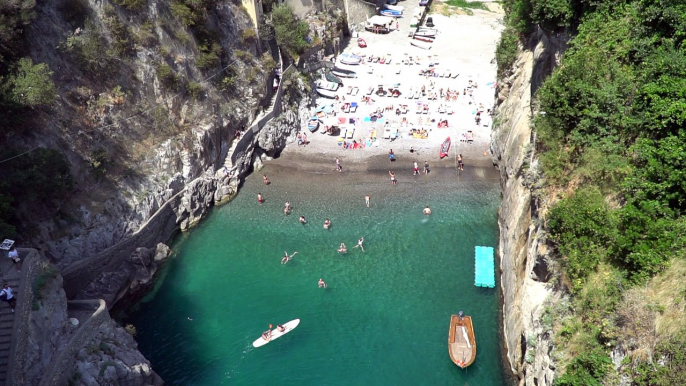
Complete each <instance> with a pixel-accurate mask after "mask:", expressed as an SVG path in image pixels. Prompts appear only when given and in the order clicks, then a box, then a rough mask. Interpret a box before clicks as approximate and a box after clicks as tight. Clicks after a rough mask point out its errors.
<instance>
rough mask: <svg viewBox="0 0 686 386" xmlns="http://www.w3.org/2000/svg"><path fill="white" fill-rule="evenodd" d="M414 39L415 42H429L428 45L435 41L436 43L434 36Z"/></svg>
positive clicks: (415, 37) (419, 36) (415, 36)
mask: <svg viewBox="0 0 686 386" xmlns="http://www.w3.org/2000/svg"><path fill="white" fill-rule="evenodd" d="M413 38H414V39H415V40H419V41H422V42H427V43H433V41H434V37H433V36H422V35H414V36H413Z"/></svg>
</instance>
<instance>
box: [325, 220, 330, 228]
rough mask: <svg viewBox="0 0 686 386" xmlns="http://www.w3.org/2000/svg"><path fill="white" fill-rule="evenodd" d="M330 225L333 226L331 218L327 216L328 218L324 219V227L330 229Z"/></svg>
mask: <svg viewBox="0 0 686 386" xmlns="http://www.w3.org/2000/svg"><path fill="white" fill-rule="evenodd" d="M330 226H331V220H329V219H328V218H327V219H326V220H324V229H329V227H330Z"/></svg>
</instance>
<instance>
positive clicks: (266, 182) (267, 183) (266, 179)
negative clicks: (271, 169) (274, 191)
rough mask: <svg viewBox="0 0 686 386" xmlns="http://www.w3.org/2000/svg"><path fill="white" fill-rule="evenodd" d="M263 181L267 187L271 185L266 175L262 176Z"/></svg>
mask: <svg viewBox="0 0 686 386" xmlns="http://www.w3.org/2000/svg"><path fill="white" fill-rule="evenodd" d="M262 181H264V184H265V185H269V178H267V175H266V174H265V175H263V176H262Z"/></svg>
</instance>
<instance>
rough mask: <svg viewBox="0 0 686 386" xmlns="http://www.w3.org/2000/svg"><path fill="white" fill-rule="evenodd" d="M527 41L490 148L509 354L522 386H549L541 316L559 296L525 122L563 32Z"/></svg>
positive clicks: (502, 83) (501, 91)
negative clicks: (497, 189) (497, 193)
mask: <svg viewBox="0 0 686 386" xmlns="http://www.w3.org/2000/svg"><path fill="white" fill-rule="evenodd" d="M532 40H533V41H534V42H535V47H534V48H533V49H532V50H529V49H527V50H524V51H522V52H521V53H520V55H519V57H518V60H517V61H516V62H515V64H514V66H513V69H512V70H511V72H510V73H509V74H508V75H507V76H506V77H504V78H503V79H500V80H499V82H498V95H497V98H498V102H497V103H498V106H497V108H496V114H497V117H496V119H495V121H494V122H495V124H494V126H495V127H494V133H493V137H492V138H493V140H492V143H491V150H492V154H493V156H494V163H495V164H496V165H497V166H498V168H499V170H500V180H501V186H502V189H503V199H502V204H501V207H500V212H499V219H498V224H499V227H500V243H499V255H500V270H501V290H502V292H503V303H504V304H503V315H504V325H503V329H504V337H505V346H506V348H507V358H508V360H509V362H510V367H511V370H512V372H513V373H514V374H516V375H517V376H518V377H519V379H520V384H525V385H527V386H534V385H537V386H551V385H552V384H553V377H554V375H555V365H554V362H553V360H552V358H551V355H550V354H551V352H552V349H553V345H552V342H551V340H550V336H549V328H550V327H551V326H549V325H548V324H547V323H546V322H545V321H544V320H543V319H544V318H542V315H543V314H544V313H545V309H546V304H548V302H554V301H555V300H556V299H559V297H560V296H561V294H559V293H557V292H555V291H554V290H553V286H552V285H551V284H549V283H548V280H549V279H550V276H551V275H550V270H551V267H550V260H549V259H548V257H547V253H548V248H547V245H546V239H545V238H546V233H545V228H544V226H543V224H542V222H541V221H540V217H539V216H540V214H541V212H542V211H545V208H546V206H547V205H548V204H549V203H548V201H547V198H546V197H543V196H542V194H541V192H540V191H539V186H538V183H539V180H540V178H541V176H540V174H539V170H538V164H537V159H536V154H535V149H534V142H535V138H534V137H533V136H534V135H535V134H533V133H532V130H531V126H530V124H531V119H532V114H534V111H533V106H532V103H531V102H532V93H535V90H536V89H538V87H539V86H540V85H541V83H542V82H543V80H544V79H545V78H546V77H547V76H548V75H549V74H550V72H551V71H552V69H553V68H554V67H555V66H556V65H557V63H559V59H560V55H561V54H562V52H563V50H564V48H565V45H564V43H563V42H564V39H562V38H561V37H554V38H551V37H549V36H547V35H546V34H545V33H543V32H542V31H540V30H539V31H538V33H537V34H536V35H535V36H533V37H532Z"/></svg>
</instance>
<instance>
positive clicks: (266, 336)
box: [262, 324, 272, 342]
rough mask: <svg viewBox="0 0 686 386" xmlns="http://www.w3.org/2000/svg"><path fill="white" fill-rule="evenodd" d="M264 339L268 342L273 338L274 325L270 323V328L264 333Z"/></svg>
mask: <svg viewBox="0 0 686 386" xmlns="http://www.w3.org/2000/svg"><path fill="white" fill-rule="evenodd" d="M262 339H264V340H266V341H267V342H269V341H270V340H272V325H271V324H270V325H269V330H267V331H265V332H263V333H262Z"/></svg>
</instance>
